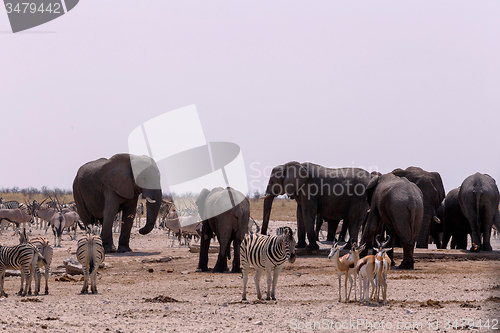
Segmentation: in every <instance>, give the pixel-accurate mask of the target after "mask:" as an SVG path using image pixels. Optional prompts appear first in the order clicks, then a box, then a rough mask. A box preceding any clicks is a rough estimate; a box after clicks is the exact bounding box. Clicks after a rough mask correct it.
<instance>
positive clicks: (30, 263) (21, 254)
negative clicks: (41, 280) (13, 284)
mask: <svg viewBox="0 0 500 333" xmlns="http://www.w3.org/2000/svg"><path fill="white" fill-rule="evenodd" d="M38 257H40V258H42V261H44V262H45V258H44V257H43V256H42V254H41V253H40V252H39V251H38V250H37V249H36V247H35V246H33V245H32V244H30V243H23V244H19V245H15V246H2V245H0V297H1V296H5V297H7V294H6V293H5V291H4V289H3V284H4V281H5V270H6V269H7V268H10V269H18V270H20V271H21V290H20V291H19V294H18V295H21V296H26V294H27V293H28V287H29V286H30V285H31V277H32V276H33V275H34V276H35V284H36V283H37V275H36V274H34V272H35V267H36V262H37V261H38ZM25 279H26V283H25V286H24V290H23V284H24V280H25ZM35 295H38V292H37V291H36V290H35Z"/></svg>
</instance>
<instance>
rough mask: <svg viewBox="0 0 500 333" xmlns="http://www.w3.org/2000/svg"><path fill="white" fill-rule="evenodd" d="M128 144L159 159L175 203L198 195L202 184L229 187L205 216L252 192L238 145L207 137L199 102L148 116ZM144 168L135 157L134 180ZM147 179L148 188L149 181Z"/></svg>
mask: <svg viewBox="0 0 500 333" xmlns="http://www.w3.org/2000/svg"><path fill="white" fill-rule="evenodd" d="M128 147H129V153H130V154H132V155H147V156H149V157H150V158H152V159H153V160H154V161H155V162H156V164H157V165H158V168H159V170H160V173H161V188H162V189H163V190H165V189H166V188H169V189H170V194H171V196H172V199H173V202H174V205H175V206H176V207H180V206H181V205H182V204H181V202H183V201H184V200H183V198H184V197H185V196H186V195H189V196H194V197H197V196H198V195H199V194H200V193H201V192H202V190H203V189H207V190H209V191H210V190H212V189H214V188H217V187H221V188H224V189H227V193H226V195H225V196H224V197H223V198H222V199H221V200H220V201H218V203H217V205H214V206H213V207H212V209H211V211H210V213H209V214H208V215H205V216H204V217H203V218H204V219H208V218H210V217H213V216H217V215H219V214H221V213H224V212H225V211H227V210H229V209H231V208H232V207H234V206H236V205H238V204H239V203H240V202H241V201H242V200H244V198H245V196H242V195H240V193H242V194H247V193H248V183H247V176H246V171H245V164H244V161H243V155H242V152H241V149H240V147H239V146H238V145H237V144H235V143H231V142H207V141H206V139H205V135H204V133H203V127H202V125H201V121H200V118H199V116H198V111H197V109H196V106H195V105H189V106H186V107H183V108H180V109H177V110H173V111H170V112H166V113H164V114H162V115H159V116H157V117H155V118H153V119H150V120H148V121H146V122H144V123H143V124H141V125H140V126H138V127H137V128H135V129H134V130H133V131H132V132H131V133H130V135H129V137H128ZM144 169H145V166H143V165H140V164H136V163H134V162H133V160H132V170H133V173H134V177H135V178H136V180H137V179H138V178H140V175H141V173H142V172H143V170H144ZM145 185H146V188H147V186H148V184H145ZM149 185H151V186H154V185H153V184H149ZM238 192H239V193H238Z"/></svg>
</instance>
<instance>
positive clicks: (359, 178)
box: [261, 161, 372, 251]
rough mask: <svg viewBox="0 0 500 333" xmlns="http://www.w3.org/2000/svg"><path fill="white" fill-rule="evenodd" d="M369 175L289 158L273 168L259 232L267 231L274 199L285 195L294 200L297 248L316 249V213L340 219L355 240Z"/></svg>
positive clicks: (366, 207) (366, 205) (362, 218)
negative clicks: (288, 160)
mask: <svg viewBox="0 0 500 333" xmlns="http://www.w3.org/2000/svg"><path fill="white" fill-rule="evenodd" d="M371 177H372V175H371V174H370V173H369V172H368V171H366V170H363V169H360V168H340V169H332V168H326V167H323V166H321V165H318V164H314V163H309V162H305V163H299V162H296V161H292V162H288V163H286V164H283V165H278V166H276V167H274V168H273V170H272V172H271V175H270V177H269V183H268V185H267V189H266V196H265V199H264V217H263V221H262V230H261V233H262V234H264V235H266V234H267V227H268V225H269V218H270V216H271V209H272V204H273V200H274V198H275V197H276V196H278V195H283V194H287V195H288V196H289V197H290V198H292V199H295V201H296V202H297V237H298V242H297V248H306V250H309V251H314V250H317V249H318V248H319V246H318V244H317V243H316V233H315V229H314V225H315V219H316V216H317V215H318V214H320V215H322V216H323V217H324V218H326V219H331V220H334V221H340V220H342V219H343V220H344V224H345V225H346V226H348V227H349V235H350V237H351V238H352V239H353V240H354V241H357V239H358V233H359V229H360V226H361V224H362V222H363V220H364V218H365V216H366V212H367V211H368V204H367V202H366V193H365V188H366V185H367V184H368V182H369V181H370V179H371ZM306 235H307V239H308V241H309V244H308V245H306Z"/></svg>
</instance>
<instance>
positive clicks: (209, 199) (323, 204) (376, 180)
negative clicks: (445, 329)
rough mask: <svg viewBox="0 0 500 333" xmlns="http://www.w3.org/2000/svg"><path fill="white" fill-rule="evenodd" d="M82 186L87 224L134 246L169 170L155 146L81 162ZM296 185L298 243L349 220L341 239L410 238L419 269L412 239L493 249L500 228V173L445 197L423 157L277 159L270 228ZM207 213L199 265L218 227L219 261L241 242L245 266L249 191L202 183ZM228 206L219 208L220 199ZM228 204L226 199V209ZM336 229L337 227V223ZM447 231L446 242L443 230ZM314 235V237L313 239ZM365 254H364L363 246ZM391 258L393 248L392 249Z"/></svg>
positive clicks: (79, 198) (77, 187)
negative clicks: (399, 163) (334, 163)
mask: <svg viewBox="0 0 500 333" xmlns="http://www.w3.org/2000/svg"><path fill="white" fill-rule="evenodd" d="M73 194H74V198H75V202H76V204H77V207H78V213H79V215H80V217H81V219H82V221H83V222H84V224H85V225H88V224H97V223H101V224H102V232H101V237H102V241H103V246H104V249H105V251H106V252H114V251H117V252H127V251H131V249H130V247H129V240H130V232H131V229H132V225H133V221H134V217H135V213H136V207H137V201H138V197H139V195H140V194H142V196H143V197H144V198H146V200H147V203H146V208H147V222H146V225H145V226H144V227H143V228H142V229H140V230H139V232H140V233H141V234H143V235H144V234H147V233H149V232H150V231H151V230H152V229H153V227H154V225H155V221H156V218H157V215H158V212H159V209H160V204H161V202H162V192H161V186H160V172H159V169H158V166H157V165H156V163H155V161H154V160H153V159H151V158H149V157H147V156H136V155H129V154H117V155H114V156H112V157H111V158H110V159H105V158H101V159H98V160H95V161H91V162H88V163H86V164H84V165H83V166H82V167H80V169H79V170H78V172H77V175H76V177H75V180H74V183H73ZM280 195H287V196H288V197H290V198H291V199H294V200H295V201H296V203H297V236H298V242H297V245H296V246H297V248H305V249H306V250H309V251H314V250H317V249H318V248H319V246H318V244H317V234H316V232H315V223H316V222H317V220H319V223H321V222H323V220H325V221H327V222H328V224H329V236H328V238H329V239H330V240H333V238H334V234H332V233H333V232H334V231H335V230H336V228H337V225H338V224H339V222H340V221H341V220H343V228H342V229H343V230H342V232H341V235H340V238H343V239H341V240H344V241H347V239H346V236H347V235H346V234H347V231H348V232H349V237H350V238H351V239H352V240H353V241H356V242H357V241H358V237H359V234H360V233H361V240H360V241H361V243H364V244H366V250H365V254H366V251H367V250H368V248H370V247H371V246H372V242H373V240H374V237H375V235H377V234H382V233H383V232H385V233H387V234H388V235H389V236H390V237H391V238H390V239H391V244H389V247H390V248H392V247H394V246H396V245H398V246H401V247H402V248H403V261H402V263H401V265H400V266H399V267H400V268H403V269H412V268H413V265H414V260H413V249H414V247H415V245H416V246H417V247H419V248H427V246H428V242H429V238H430V236H432V238H433V239H434V241H435V242H436V244H437V245H438V248H446V246H447V244H448V242H449V240H450V238H451V247H452V248H455V247H456V248H465V247H466V245H467V234H470V235H471V239H472V247H471V249H470V250H471V251H480V250H482V251H491V249H492V248H491V244H490V236H491V229H492V225H493V224H495V225H496V227H497V228H498V229H500V213H499V209H498V206H499V200H500V195H499V192H498V188H497V185H496V182H495V180H494V179H493V178H492V177H490V176H489V175H485V174H480V173H476V174H474V175H471V176H469V177H467V178H466V179H465V180H464V182H463V183H462V185H461V186H460V187H459V188H458V189H454V190H451V191H450V192H449V193H448V195H446V197H445V191H444V186H443V182H442V179H441V176H440V175H439V173H437V172H428V171H425V170H423V169H421V168H419V167H409V168H407V169H405V170H402V169H395V170H393V171H392V172H390V173H388V174H384V175H382V174H380V173H378V172H372V173H370V172H368V171H366V170H363V169H361V168H339V169H333V168H326V167H323V166H321V165H318V164H314V163H309V162H305V163H299V162H295V161H293V162H289V163H286V164H283V165H278V166H276V167H275V168H273V170H272V172H271V175H270V178H269V183H268V186H267V188H266V196H265V199H264V212H263V225H262V230H261V233H262V234H267V229H268V225H269V219H270V216H271V210H272V204H273V200H274V198H276V197H277V196H280ZM196 204H197V206H198V209H199V213H200V217H201V218H202V220H203V229H202V240H201V252H200V260H199V265H198V268H199V270H202V271H206V270H208V266H207V262H208V250H209V245H210V239H211V238H212V237H213V235H214V234H215V235H216V236H217V238H218V240H219V243H220V245H221V246H220V250H219V251H220V252H219V256H218V259H217V263H216V265H215V268H214V271H217V272H224V271H225V270H226V269H227V258H228V257H229V256H230V254H229V249H230V244H231V243H233V248H234V260H233V267H232V271H233V272H239V271H240V262H239V257H240V253H239V250H240V244H241V241H242V240H243V238H244V236H245V233H246V232H247V228H248V219H249V215H250V208H249V201H248V199H247V198H245V196H244V195H243V194H241V193H240V192H238V191H235V190H233V189H230V188H227V189H222V188H214V189H211V190H207V189H203V190H202V191H201V193H200V195H199V197H198V199H197V200H196ZM215 207H219V208H217V209H216V208H215ZM220 207H226V208H224V209H222V210H221V209H220ZM120 211H122V212H123V215H122V216H123V218H122V220H123V225H122V228H121V233H120V237H119V241H118V248H117V249H116V248H115V246H114V244H113V238H112V225H113V220H114V217H115V215H116V214H117V213H118V212H120ZM330 231H333V232H330ZM441 232H442V233H443V239H442V242H441V238H440V233H441ZM306 238H307V241H308V243H306ZM362 255H363V254H362ZM389 256H390V258H391V262H392V265H394V260H393V258H392V251H390V252H389Z"/></svg>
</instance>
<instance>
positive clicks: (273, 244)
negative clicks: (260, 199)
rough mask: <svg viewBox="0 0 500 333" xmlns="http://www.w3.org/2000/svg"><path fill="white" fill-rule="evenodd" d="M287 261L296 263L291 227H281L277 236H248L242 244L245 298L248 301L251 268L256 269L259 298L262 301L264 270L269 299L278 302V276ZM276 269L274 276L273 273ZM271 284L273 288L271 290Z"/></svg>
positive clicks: (277, 231) (243, 297) (243, 298)
mask: <svg viewBox="0 0 500 333" xmlns="http://www.w3.org/2000/svg"><path fill="white" fill-rule="evenodd" d="M286 259H288V260H289V262H290V263H294V262H295V239H294V238H293V231H292V229H291V228H290V227H280V228H278V229H277V230H276V236H267V235H258V234H251V235H247V236H246V237H245V239H244V240H243V242H242V243H241V264H242V270H243V296H242V300H246V299H247V281H248V269H249V268H250V267H249V266H250V265H251V266H253V267H255V278H254V280H255V287H256V288H257V298H258V299H262V294H261V292H260V278H261V277H262V273H264V270H265V271H266V275H267V298H266V300H270V299H271V298H272V299H273V300H276V297H275V290H276V285H277V284H278V275H279V273H280V272H281V269H282V268H283V264H284V263H285V261H286ZM273 269H274V276H273V277H271V273H272V271H273ZM271 282H272V285H273V288H272V290H271Z"/></svg>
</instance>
